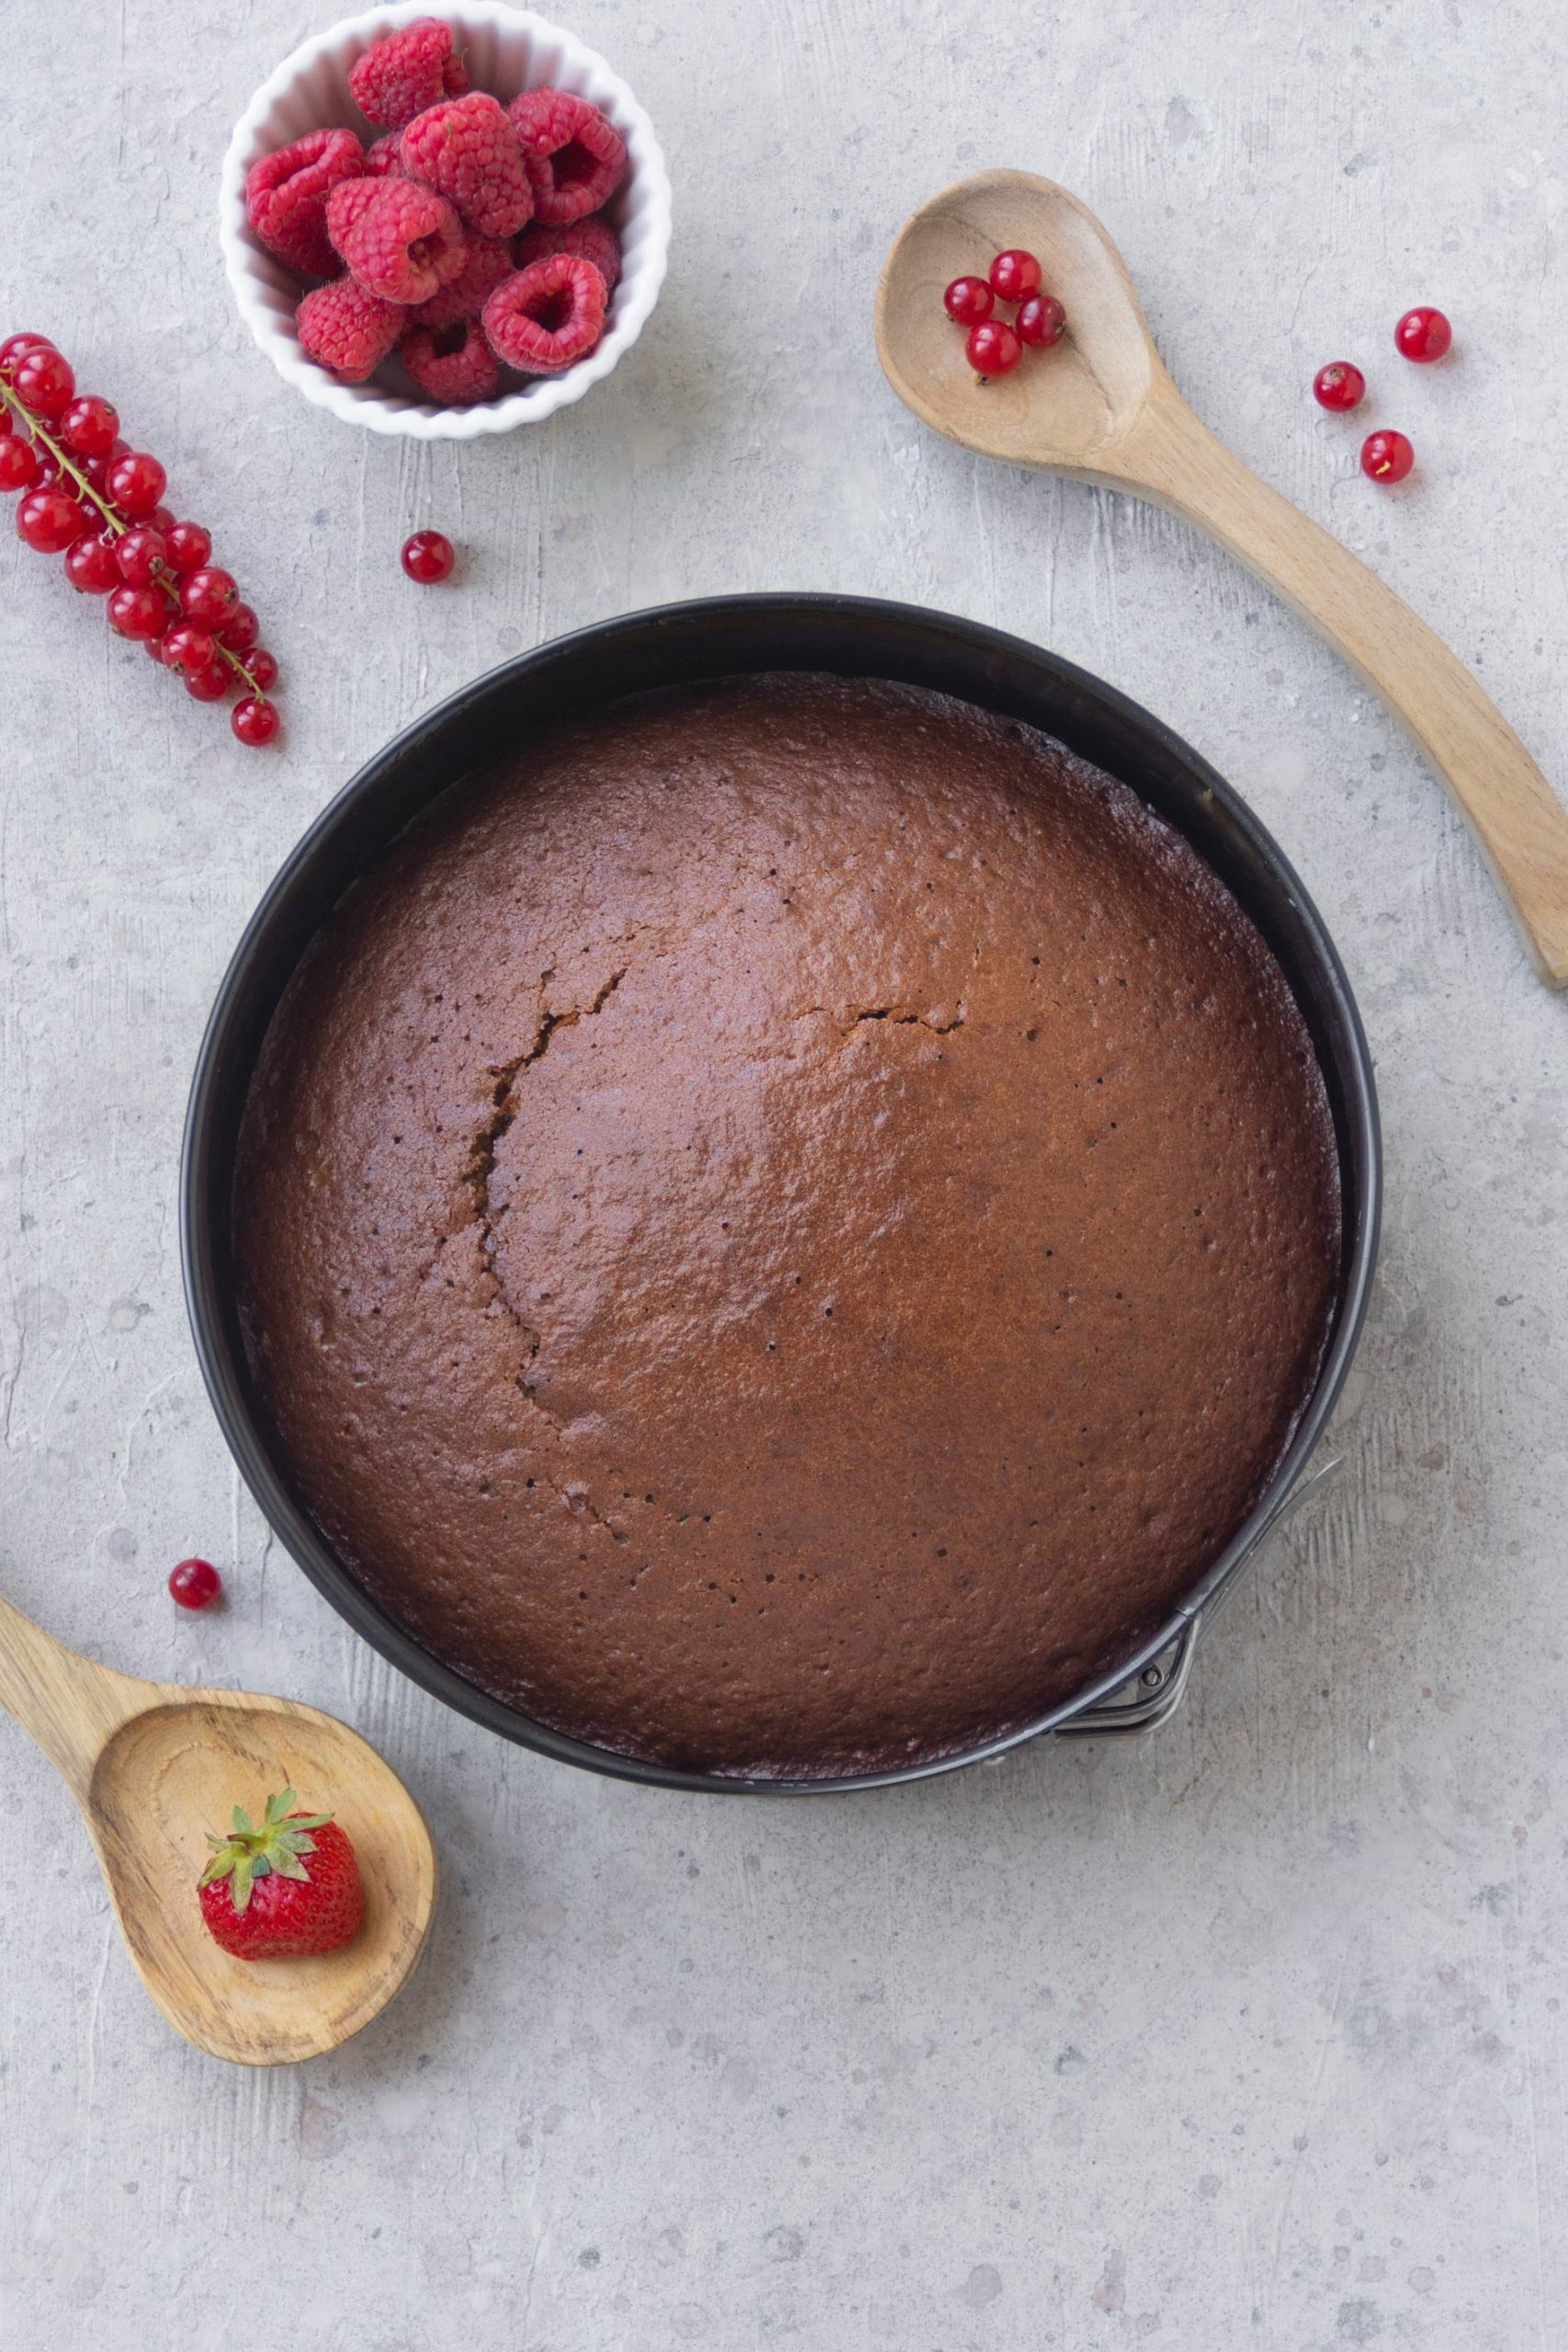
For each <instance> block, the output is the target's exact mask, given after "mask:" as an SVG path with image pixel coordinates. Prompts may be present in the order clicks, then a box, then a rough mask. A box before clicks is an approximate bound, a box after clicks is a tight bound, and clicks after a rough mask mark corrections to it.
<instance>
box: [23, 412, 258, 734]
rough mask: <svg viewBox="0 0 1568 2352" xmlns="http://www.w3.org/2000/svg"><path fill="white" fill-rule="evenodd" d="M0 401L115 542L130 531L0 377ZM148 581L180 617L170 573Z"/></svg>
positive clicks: (232, 657) (240, 668)
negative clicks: (87, 500) (88, 503)
mask: <svg viewBox="0 0 1568 2352" xmlns="http://www.w3.org/2000/svg"><path fill="white" fill-rule="evenodd" d="M0 400H4V401H5V403H6V407H7V408H10V409H14V410H15V411H16V413H17V415H18V416H19V417H20V418H21V420H22V423H23V424H25V425H26V426H27V428H28V435H30V437H31V438H32V439H33V440H34V441H37V442H41V443H42V445H43V447H45V448H46V449H47V450H48V451H49V454H50V456H51V458H53V459H54V462H55V464H56V465H57V466H58V467H59V468H60V470H61V472H62V473H65V474H69V475H70V477H71V479H72V481H73V482H74V483H75V484H76V487H77V489H78V490H79V491H80V492H81V493H82V495H83V497H84V498H90V499H91V500H92V502H93V504H94V505H95V506H96V508H97V510H98V512H99V514H100V515H102V516H103V518H104V521H105V522H106V523H107V525H108V527H109V529H110V530H111V531H112V532H113V533H114V536H115V537H116V538H117V539H118V538H123V537H124V536H125V534H126V532H127V531H129V530H130V524H129V523H128V522H127V521H126V519H125V517H124V515H121V514H120V513H119V512H118V510H117V509H116V508H115V507H114V506H112V505H111V504H110V503H109V502H108V500H107V498H105V497H103V496H102V495H101V494H100V492H97V491H96V490H95V489H94V487H93V485H92V483H91V482H90V481H88V480H87V477H86V475H85V473H84V472H83V471H82V470H81V468H80V467H79V466H77V465H76V464H75V463H74V461H73V458H71V457H70V455H69V454H68V452H67V451H66V450H65V449H64V448H62V446H61V444H60V443H59V442H58V441H57V440H56V439H55V437H54V435H53V434H52V433H51V432H50V431H49V430H48V428H47V427H46V426H45V424H44V423H43V420H42V419H41V417H37V416H35V415H34V414H33V412H32V410H31V409H30V408H28V405H27V403H26V401H19V400H18V399H17V395H16V393H15V392H14V391H13V390H11V387H10V385H9V384H7V383H6V379H5V378H4V377H0ZM152 578H153V582H154V583H155V585H156V586H158V587H160V588H161V589H162V590H163V591H164V595H165V596H167V597H168V599H169V601H170V603H171V604H172V605H174V608H175V612H176V613H179V614H181V615H182V616H183V607H182V605H181V604H180V592H179V589H178V587H177V586H176V584H175V578H174V575H173V573H172V572H169V571H165V570H164V566H163V565H162V564H161V563H158V564H154V565H153V567H152ZM218 651H219V652H220V654H221V656H222V658H223V660H224V661H225V662H227V663H228V665H229V667H230V669H231V670H232V671H233V673H234V674H235V676H236V677H237V678H243V680H244V683H245V684H246V685H247V686H248V687H249V688H250V690H251V692H252V694H254V695H255V697H256V699H257V701H258V702H265V700H266V694H265V689H264V688H262V687H261V686H258V685H257V684H256V682H255V680H254V678H253V677H252V675H251V673H250V672H249V671H248V670H247V669H246V667H245V665H244V662H243V660H242V658H241V657H240V655H239V654H237V653H231V652H230V650H229V649H228V647H227V646H226V645H220V646H219V647H218Z"/></svg>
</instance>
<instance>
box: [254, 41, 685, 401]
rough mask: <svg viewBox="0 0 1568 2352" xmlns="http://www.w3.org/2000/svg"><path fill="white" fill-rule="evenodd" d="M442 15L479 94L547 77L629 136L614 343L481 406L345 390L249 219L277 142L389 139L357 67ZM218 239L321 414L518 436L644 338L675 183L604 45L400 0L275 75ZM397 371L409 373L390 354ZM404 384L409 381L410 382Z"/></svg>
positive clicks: (618, 217)
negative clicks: (355, 75) (369, 105)
mask: <svg viewBox="0 0 1568 2352" xmlns="http://www.w3.org/2000/svg"><path fill="white" fill-rule="evenodd" d="M433 16H434V17H439V18H440V19H441V21H442V23H444V24H449V25H450V26H451V27H452V30H453V34H454V37H455V39H456V42H457V47H458V49H459V50H460V51H461V52H462V55H463V60H464V62H465V64H466V65H467V67H468V80H469V83H470V85H471V86H472V87H473V88H474V89H476V90H489V91H490V92H491V94H492V96H496V97H498V98H500V99H501V101H502V104H503V105H505V104H506V103H507V102H508V101H509V100H511V99H512V98H514V97H515V96H517V93H518V92H519V91H520V90H526V89H532V88H535V87H536V86H538V85H543V84H546V83H547V84H548V85H550V86H551V87H552V88H554V89H558V90H570V91H571V92H572V93H573V95H574V96H578V97H582V98H586V99H587V100H588V102H589V104H590V105H591V106H595V107H598V108H599V110H600V112H601V113H602V114H605V115H608V117H609V119H610V120H611V121H612V122H613V123H614V124H615V129H616V130H618V131H619V132H620V134H621V137H622V138H623V139H624V140H625V141H626V150H627V153H628V156H629V159H630V160H629V164H628V166H627V171H626V178H625V180H624V181H623V182H622V184H621V186H620V187H619V189H618V190H617V192H616V194H615V197H614V198H613V199H612V201H611V203H610V204H609V205H608V206H607V207H606V211H607V213H608V216H609V219H610V220H611V222H612V224H613V225H614V227H615V231H616V233H617V234H618V236H619V237H620V240H621V266H622V277H621V281H620V284H619V285H618V286H617V287H616V288H615V293H614V294H613V296H612V297H611V300H610V311H609V318H608V322H607V324H606V326H605V329H604V339H603V341H602V342H601V343H600V344H599V345H598V347H597V348H596V349H595V350H593V351H591V352H590V353H589V355H588V356H587V358H586V359H580V360H579V361H578V363H577V365H576V366H575V367H574V368H563V369H562V371H561V373H560V374H559V375H558V376H536V377H534V378H533V379H531V380H529V381H528V382H527V383H525V385H524V386H523V387H522V388H521V389H520V390H517V391H512V392H502V393H500V394H498V395H497V397H496V398H495V399H494V400H490V401H477V402H476V403H475V404H474V405H473V406H472V407H471V408H438V407H437V406H436V405H435V404H434V401H425V400H421V399H420V398H419V396H418V394H417V393H416V392H414V391H413V390H412V389H409V390H402V391H399V390H393V389H389V384H384V383H382V382H380V381H378V379H377V378H374V377H373V378H372V379H371V380H370V381H369V382H368V383H365V384H344V383H340V382H339V381H338V379H337V378H336V377H335V376H333V375H332V374H331V373H329V371H328V370H327V369H326V368H322V367H320V366H318V364H317V362H316V361H315V360H313V359H310V358H307V356H306V355H305V353H304V352H303V351H301V349H300V348H299V334H298V333H297V332H296V330H295V325H294V311H295V306H296V304H297V303H298V302H299V297H300V292H301V290H302V289H301V288H300V284H299V279H298V278H297V277H295V276H294V274H293V272H292V271H291V270H288V269H286V268H285V267H284V265H283V264H282V263H281V262H280V261H277V260H276V259H275V257H274V256H273V255H272V254H269V253H268V252H267V251H266V249H265V246H264V245H262V244H261V243H259V242H258V240H257V239H256V238H255V237H254V235H253V233H252V231H251V226H250V223H249V221H248V220H246V218H245V178H246V175H247V174H248V173H249V171H250V169H251V166H252V165H253V164H255V163H257V162H259V160H260V159H261V157H262V156H263V155H266V154H270V153H272V151H273V149H274V148H276V147H286V146H288V143H289V142H290V141H291V140H295V139H302V138H303V137H304V136H305V134H306V132H307V131H310V130H326V129H330V128H333V127H334V126H337V125H342V126H344V127H345V128H347V129H348V130H355V131H357V132H358V133H359V135H360V136H361V137H362V138H363V139H364V140H365V141H366V142H367V144H368V143H369V141H371V140H372V139H375V138H377V137H378V136H379V134H378V131H377V130H375V129H374V128H373V127H372V126H371V125H370V124H368V123H367V122H366V120H365V119H364V117H363V116H362V115H361V114H360V112H359V109H358V107H356V106H355V103H354V100H353V98H352V96H350V94H349V87H348V70H349V67H350V66H351V65H352V64H353V63H354V61H355V58H356V57H358V56H360V55H361V53H362V52H363V51H366V50H367V49H369V48H370V47H371V46H372V44H373V42H374V41H375V40H377V39H378V37H380V36H383V35H385V34H386V33H388V32H390V31H394V30H396V28H398V27H399V26H400V25H408V24H412V23H413V22H414V21H415V20H416V19H417V18H418V17H433ZM218 234H219V241H220V244H221V246H222V250H223V266H224V268H225V270H226V271H227V272H228V277H229V283H230V285H231V288H233V293H234V300H235V301H236V302H237V303H238V304H239V306H240V316H241V317H242V318H243V320H244V322H245V324H246V325H247V326H248V327H249V328H250V331H251V333H252V334H254V337H255V339H256V341H257V343H258V344H259V345H261V348H262V349H263V351H265V354H266V356H267V357H268V358H269V359H270V360H271V362H272V364H273V366H274V367H275V368H276V370H277V372H278V374H279V375H280V376H282V377H283V378H284V379H285V380H286V381H287V382H288V383H290V384H292V385H293V386H294V387H295V389H296V390H298V391H300V392H303V393H304V395H305V398H306V399H307V400H308V401H314V403H315V405H316V406H317V407H318V408H326V409H331V411H332V413H333V415H334V416H341V417H342V418H343V420H344V423H345V424H363V425H367V426H368V428H369V430H370V431H371V432H372V433H402V434H408V435H412V436H413V437H414V438H415V439H418V440H422V441H439V440H451V441H471V440H473V439H474V438H475V437H476V435H479V434H481V433H510V432H511V431H512V430H513V427H514V426H515V425H519V424H538V423H539V421H540V420H541V418H543V417H547V416H550V415H553V414H554V413H555V411H556V410H557V409H558V408H566V407H568V406H570V403H571V402H572V401H580V400H581V398H582V395H583V393H584V392H586V391H587V390H589V388H590V386H592V385H593V384H597V383H599V382H600V381H602V379H604V377H606V376H607V375H608V374H609V372H610V370H611V368H614V367H615V364H616V362H617V361H618V360H619V359H621V358H622V357H623V356H624V355H625V354H626V352H628V351H629V350H630V349H631V347H632V345H633V344H634V343H635V342H636V341H637V336H638V335H639V334H641V333H642V330H643V327H644V325H645V324H646V323H647V321H648V319H649V314H650V312H651V311H652V309H653V306H654V304H655V302H656V301H657V300H658V299H659V289H660V286H662V284H663V283H664V271H665V266H666V262H667V260H668V257H669V251H670V178H669V175H668V173H667V172H666V171H665V168H664V157H663V155H662V154H661V153H660V146H659V141H658V140H657V139H656V138H655V137H654V135H653V125H652V124H651V123H650V122H649V119H648V117H647V115H646V114H644V112H643V110H642V108H641V107H639V106H638V104H637V100H636V98H635V97H634V96H632V93H631V91H630V90H629V89H628V88H627V86H626V84H625V83H624V82H623V81H622V80H621V78H620V76H619V75H618V74H613V73H612V72H611V71H610V68H609V66H608V65H606V63H605V62H604V59H603V58H602V57H600V56H599V55H598V54H597V52H596V51H593V50H592V49H588V48H586V47H585V46H584V44H583V43H582V42H581V41H580V40H577V39H576V37H575V35H573V34H571V33H569V32H563V31H562V30H561V28H560V27H559V26H558V25H551V24H547V23H546V21H545V19H544V18H543V17H536V16H534V15H533V14H532V13H531V12H530V11H529V10H528V9H525V8H508V7H502V6H496V5H486V0H465V4H464V5H463V6H457V7H443V6H441V0H397V5H396V6H391V7H387V8H372V9H369V10H368V11H367V13H366V14H365V15H364V16H362V17H345V18H344V22H343V23H342V24H340V25H333V28H331V30H330V31H328V32H324V33H319V34H318V35H317V36H316V37H315V39H314V40H308V41H305V42H303V43H301V45H300V47H299V48H298V49H297V50H296V51H294V52H293V54H292V56H290V57H286V58H285V59H284V61H283V62H282V64H281V65H280V66H279V67H278V68H277V71H276V73H275V74H269V75H268V77H267V79H266V80H265V82H264V83H263V84H262V85H261V88H260V89H259V90H258V91H257V92H256V94H255V96H254V98H253V99H252V100H251V103H250V105H249V106H248V107H246V109H245V111H244V113H243V115H242V116H241V118H240V119H239V121H238V122H237V123H236V124H235V126H234V135H233V137H232V138H231V140H230V141H229V152H228V153H227V154H226V155H225V156H224V158H223V178H222V185H221V187H220V194H219V225H218ZM386 372H387V374H388V377H389V379H390V378H392V377H393V376H395V375H400V374H401V370H400V368H398V367H397V364H396V362H395V361H391V362H389V364H388V368H387V371H386ZM403 381H404V383H405V385H406V384H407V381H408V379H406V378H404V379H403Z"/></svg>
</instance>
